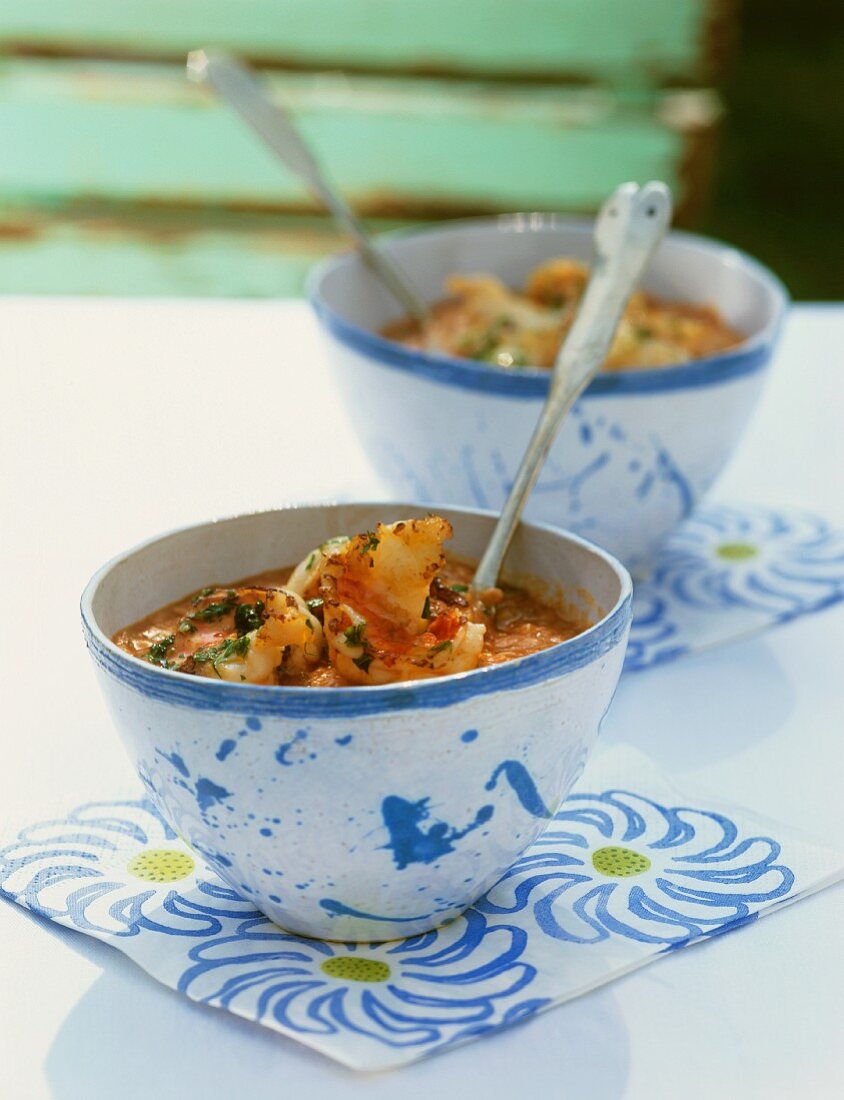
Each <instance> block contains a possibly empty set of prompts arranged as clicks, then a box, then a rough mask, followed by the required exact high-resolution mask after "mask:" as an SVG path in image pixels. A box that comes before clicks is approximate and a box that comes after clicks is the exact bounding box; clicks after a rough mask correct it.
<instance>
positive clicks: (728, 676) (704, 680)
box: [601, 637, 795, 771]
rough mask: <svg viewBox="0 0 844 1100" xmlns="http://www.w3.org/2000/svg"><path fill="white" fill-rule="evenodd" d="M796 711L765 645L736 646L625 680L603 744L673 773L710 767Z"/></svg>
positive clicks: (759, 641)
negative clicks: (622, 747) (634, 752)
mask: <svg viewBox="0 0 844 1100" xmlns="http://www.w3.org/2000/svg"><path fill="white" fill-rule="evenodd" d="M794 705H795V697H794V691H793V689H792V687H791V684H790V683H789V679H788V675H787V673H786V670H785V669H784V668H783V667H782V665H781V664H780V662H779V661H778V660H777V658H776V657H775V656H774V653H773V652H772V650H771V648H770V646H769V645H768V643H767V641H766V640H765V639H763V638H760V637H748V638H745V639H736V640H735V641H734V642H731V643H729V644H726V645H723V646H718V647H715V648H713V649H709V650H701V651H700V652H698V653H689V654H686V655H685V656H683V657H681V658H680V659H679V660H677V661H671V662H669V663H668V664H666V665H663V666H657V667H656V668H649V669H645V670H644V671H642V672H635V673H630V674H628V675H626V676H622V678H621V682H620V683H619V687H618V691H617V692H616V695H615V700H614V702H613V705H612V707H611V708H610V711H609V713H608V715H607V717H606V719H605V721H604V724H603V727H602V731H601V745H602V747H606V746H608V745H610V744H614V743H616V742H628V743H631V744H634V745H635V747H636V748H637V749H639V750H640V751H641V752H644V753H646V754H647V755H648V756H650V757H652V758H653V759H654V760H657V761H659V763H660V765H661V766H662V767H664V768H665V769H666V770H667V771H673V770H675V769H677V770H681V771H682V770H686V769H690V768H699V767H704V766H707V765H711V764H713V763H716V762H718V761H720V760H728V759H729V758H730V757H731V756H737V755H739V754H741V753H743V752H744V751H745V750H746V749H748V748H749V747H750V746H751V745H756V744H758V743H760V742H762V741H765V740H767V739H768V738H769V737H771V736H773V735H774V734H775V733H776V732H777V730H779V729H780V727H781V726H782V725H783V724H784V723H785V722H786V721H787V719H788V716H789V715H790V714H791V712H792V710H793V709H794ZM666 730H670V731H671V732H670V734H669V735H668V736H666V733H665V731H666Z"/></svg>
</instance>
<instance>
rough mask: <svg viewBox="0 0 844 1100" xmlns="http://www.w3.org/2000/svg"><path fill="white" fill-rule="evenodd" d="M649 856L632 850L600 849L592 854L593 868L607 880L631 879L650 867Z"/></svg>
mask: <svg viewBox="0 0 844 1100" xmlns="http://www.w3.org/2000/svg"><path fill="white" fill-rule="evenodd" d="M650 865H651V861H650V860H649V859H648V857H647V856H643V855H640V854H639V852H634V851H633V849H632V848H616V847H612V846H610V847H608V848H598V849H597V850H596V851H594V852H593V853H592V866H593V867H594V868H595V870H596V871H597V872H598V874H599V875H606V876H607V878H630V876H631V875H641V874H644V872H645V871H647V869H648V868H649V867H650Z"/></svg>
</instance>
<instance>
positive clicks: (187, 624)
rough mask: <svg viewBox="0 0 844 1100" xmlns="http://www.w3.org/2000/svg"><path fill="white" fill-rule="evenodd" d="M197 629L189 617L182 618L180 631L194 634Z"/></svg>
mask: <svg viewBox="0 0 844 1100" xmlns="http://www.w3.org/2000/svg"><path fill="white" fill-rule="evenodd" d="M195 630H196V627H195V626H194V625H193V623H192V622H191V621H190V619H188V618H184V619H182V621H181V622H180V623H179V626H178V631H179V633H180V634H193V632H194V631H195Z"/></svg>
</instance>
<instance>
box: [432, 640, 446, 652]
mask: <svg viewBox="0 0 844 1100" xmlns="http://www.w3.org/2000/svg"><path fill="white" fill-rule="evenodd" d="M446 649H451V642H448V641H446V642H439V643H438V644H437V645H434V646H431V653H432V654H434V653H442V652H443V650H446Z"/></svg>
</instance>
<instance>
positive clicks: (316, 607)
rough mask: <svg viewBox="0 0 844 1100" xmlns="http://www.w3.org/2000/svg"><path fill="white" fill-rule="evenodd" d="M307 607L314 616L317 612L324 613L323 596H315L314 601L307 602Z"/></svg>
mask: <svg viewBox="0 0 844 1100" xmlns="http://www.w3.org/2000/svg"><path fill="white" fill-rule="evenodd" d="M307 605H308V611H310V613H311V614H312V615H315V614H316V613H317V611H322V608H323V599H322V597H321V596H315V597H314V598H313V599H312V600H308V601H307Z"/></svg>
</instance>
